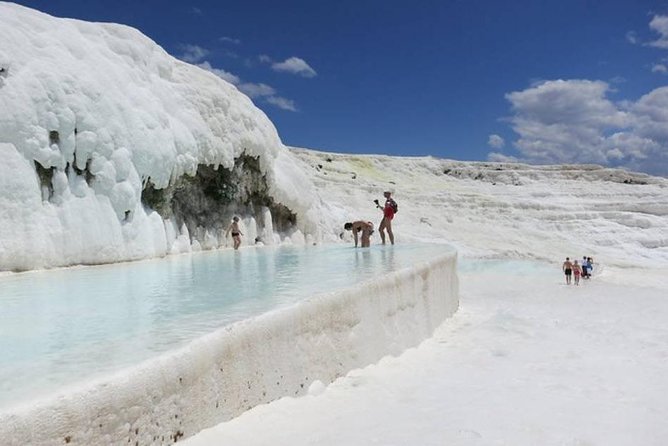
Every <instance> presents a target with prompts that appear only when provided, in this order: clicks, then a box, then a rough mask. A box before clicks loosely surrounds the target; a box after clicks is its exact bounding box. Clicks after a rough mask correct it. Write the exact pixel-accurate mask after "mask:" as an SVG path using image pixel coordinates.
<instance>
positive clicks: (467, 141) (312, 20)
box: [18, 0, 668, 176]
mask: <svg viewBox="0 0 668 446" xmlns="http://www.w3.org/2000/svg"><path fill="white" fill-rule="evenodd" d="M18 3H20V4H23V5H25V6H29V7H32V8H35V9H38V10H40V11H43V12H46V13H48V14H51V15H55V16H59V17H72V18H78V19H82V20H87V21H100V22H116V23H122V24H126V25H129V26H132V27H135V28H137V29H139V30H140V31H141V32H143V33H144V34H146V35H148V36H149V37H150V38H152V39H153V40H155V41H156V42H157V43H158V44H159V45H160V46H162V47H163V48H164V49H165V50H166V51H167V52H169V53H170V54H172V55H174V56H176V57H178V58H180V59H182V60H185V61H187V62H189V63H193V64H196V65H200V66H201V67H203V68H205V69H208V70H210V71H212V72H214V73H215V74H217V75H219V76H221V77H222V78H224V79H225V80H227V81H229V82H232V83H233V84H235V85H236V86H237V88H239V89H240V90H241V91H243V92H244V93H246V94H247V95H249V96H250V97H251V98H252V99H253V101H254V103H255V104H256V105H257V106H258V107H260V108H261V109H262V110H263V111H264V112H265V113H266V114H267V115H268V116H269V118H270V119H271V120H272V122H273V123H274V124H275V125H276V127H277V129H278V132H279V134H280V136H281V139H282V140H283V142H284V143H285V144H287V145H291V146H298V147H307V148H313V149H318V150H324V151H334V152H346V153H378V154H389V155H411V156H412V155H432V156H435V157H441V158H451V159H458V160H473V161H475V160H490V161H514V160H517V161H524V162H531V163H596V164H603V165H608V166H621V167H626V168H630V169H633V170H639V171H643V172H648V173H653V174H659V175H664V176H666V175H668V113H667V112H665V111H664V110H668V4H666V3H665V2H661V1H653V0H633V1H629V0H626V1H624V0H606V1H603V0H592V1H588V0H558V1H551V0H550V1H542V2H535V1H530V0H519V1H513V2H499V1H496V0H471V1H421V2H404V1H389V2H388V1H375V0H374V1H349V0H343V1H337V2H312V1H282V2H273V1H244V2H226V1H206V0H201V1H195V2H177V1H157V0H148V1H143V2H135V1H129V0H119V1H115V2H113V3H110V2H106V1H99V0H85V1H84V0H67V1H66V0H36V1H19V2H18Z"/></svg>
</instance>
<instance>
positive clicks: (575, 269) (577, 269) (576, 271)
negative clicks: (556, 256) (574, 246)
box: [573, 260, 582, 285]
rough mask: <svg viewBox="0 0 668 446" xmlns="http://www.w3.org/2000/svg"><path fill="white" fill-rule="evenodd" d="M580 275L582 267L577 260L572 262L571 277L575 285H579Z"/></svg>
mask: <svg viewBox="0 0 668 446" xmlns="http://www.w3.org/2000/svg"><path fill="white" fill-rule="evenodd" d="M581 275H582V267H581V266H580V265H579V264H578V261H577V260H574V261H573V277H574V278H575V284H576V285H580V276H581Z"/></svg>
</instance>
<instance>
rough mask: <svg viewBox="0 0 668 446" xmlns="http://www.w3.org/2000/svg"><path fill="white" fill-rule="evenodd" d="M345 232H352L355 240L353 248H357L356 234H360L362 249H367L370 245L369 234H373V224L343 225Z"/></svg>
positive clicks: (356, 223)
mask: <svg viewBox="0 0 668 446" xmlns="http://www.w3.org/2000/svg"><path fill="white" fill-rule="evenodd" d="M343 229H345V230H346V231H353V239H355V248H357V233H361V242H362V248H368V247H369V246H370V245H371V234H372V233H373V223H371V222H370V221H362V220H358V221H354V222H348V223H346V224H345V225H343Z"/></svg>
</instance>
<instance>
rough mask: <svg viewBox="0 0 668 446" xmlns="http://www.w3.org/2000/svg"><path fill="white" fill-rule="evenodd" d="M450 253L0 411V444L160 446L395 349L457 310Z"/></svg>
mask: <svg viewBox="0 0 668 446" xmlns="http://www.w3.org/2000/svg"><path fill="white" fill-rule="evenodd" d="M458 288H459V287H458V280H457V273H456V253H455V251H454V250H452V249H450V248H444V254H443V255H442V256H440V257H439V258H436V259H434V260H431V261H426V262H424V263H421V264H417V265H415V266H414V267H412V268H409V269H406V270H402V271H399V272H395V273H389V274H387V275H384V276H381V277H378V278H374V279H372V280H369V281H367V282H365V283H363V284H360V285H358V286H355V287H353V288H350V289H348V290H345V291H340V292H335V293H330V294H325V295H318V296H316V297H314V298H311V299H309V300H307V301H305V302H301V303H299V304H297V305H295V306H292V307H290V308H286V309H282V310H278V311H274V312H271V313H267V314H265V315H262V316H259V317H256V318H253V319H250V320H246V321H243V322H240V323H236V324H233V325H231V326H229V327H226V328H223V329H221V330H218V331H216V332H214V333H212V334H210V335H207V336H204V337H202V338H199V339H197V340H196V341H194V342H192V343H190V344H189V345H188V346H186V347H184V348H182V349H180V350H177V351H174V352H170V353H168V354H165V355H162V356H160V357H158V358H155V359H152V360H149V361H146V362H144V363H142V364H140V365H138V366H137V367H134V368H132V369H130V370H126V371H123V372H122V373H118V374H117V375H115V376H112V377H110V378H107V379H105V380H104V381H99V382H96V383H91V384H89V385H87V386H86V387H84V388H80V389H78V390H73V391H70V392H68V393H67V394H64V395H62V396H60V397H57V398H53V399H50V400H47V401H44V402H42V403H39V404H32V405H30V406H27V407H23V408H20V409H17V410H16V411H14V412H12V413H4V414H0V443H2V444H3V445H16V446H24V445H27V444H30V445H34V446H37V445H63V444H70V445H86V446H89V445H103V444H104V445H107V444H109V445H111V444H114V445H115V444H118V445H121V444H122V445H137V446H140V445H164V444H172V443H175V442H176V441H177V440H179V439H181V438H183V437H188V436H191V435H193V434H195V433H197V432H199V431H200V430H202V429H204V428H207V427H211V426H213V425H215V424H218V423H220V422H222V421H225V420H229V419H231V418H233V417H236V416H238V415H239V414H241V413H242V412H244V411H245V410H248V409H250V408H252V407H253V406H256V405H258V404H262V403H268V402H270V401H273V400H276V399H278V398H281V397H284V396H296V395H301V394H304V393H306V392H307V390H308V388H309V386H310V384H311V383H312V382H313V381H314V380H319V381H322V382H323V383H330V382H332V381H333V380H334V379H336V378H337V377H340V376H342V375H345V374H346V373H347V372H348V371H350V370H352V369H355V368H360V367H364V366H366V365H369V364H372V363H374V362H377V361H378V360H379V359H380V358H382V357H383V356H386V355H397V354H399V353H401V352H402V351H404V350H405V349H407V348H409V347H413V346H416V345H417V344H419V343H420V342H421V341H422V340H424V339H425V338H427V337H429V336H431V335H432V333H433V331H434V329H435V328H436V327H437V326H438V325H439V324H441V323H442V322H443V321H444V320H445V319H446V318H447V317H449V316H451V315H452V314H453V313H454V312H455V311H456V310H457V308H458V305H459V297H458V292H459V291H458Z"/></svg>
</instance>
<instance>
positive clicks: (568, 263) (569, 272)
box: [561, 257, 573, 285]
mask: <svg viewBox="0 0 668 446" xmlns="http://www.w3.org/2000/svg"><path fill="white" fill-rule="evenodd" d="M561 269H562V270H564V274H566V285H570V284H571V275H572V274H573V264H572V263H571V259H569V258H568V257H566V261H565V262H564V264H563V265H561Z"/></svg>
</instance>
